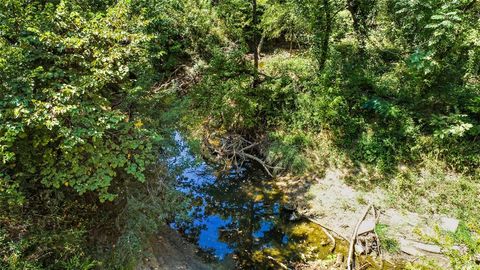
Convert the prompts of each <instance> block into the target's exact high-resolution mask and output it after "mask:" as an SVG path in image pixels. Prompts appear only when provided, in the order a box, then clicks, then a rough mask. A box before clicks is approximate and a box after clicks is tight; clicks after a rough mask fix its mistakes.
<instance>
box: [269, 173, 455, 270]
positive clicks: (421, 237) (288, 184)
mask: <svg viewBox="0 0 480 270" xmlns="http://www.w3.org/2000/svg"><path fill="white" fill-rule="evenodd" d="M347 174H348V173H347V172H344V171H342V170H339V169H331V170H327V172H326V173H325V175H324V176H323V177H318V176H308V177H305V176H304V177H288V176H286V177H282V178H280V180H279V181H278V185H279V186H281V188H283V190H285V192H286V193H287V196H288V197H289V200H290V201H291V202H292V203H293V204H294V205H295V208H296V209H297V211H298V212H299V213H300V214H301V215H302V216H306V217H310V218H311V219H312V220H314V221H315V222H316V223H318V224H321V225H322V226H324V227H325V228H328V229H329V230H331V231H333V234H334V235H335V234H336V235H337V236H339V237H341V238H344V239H346V240H350V239H351V236H352V234H353V231H354V229H355V227H356V224H357V223H358V222H359V220H360V219H361V218H362V216H363V212H364V211H365V209H366V207H367V205H369V204H372V205H373V206H374V207H375V208H376V209H377V211H378V212H379V218H378V220H376V224H377V226H381V227H382V228H384V230H382V231H383V232H382V235H381V236H380V237H379V238H381V242H384V243H385V242H386V243H387V245H388V247H383V250H385V249H386V251H387V252H386V253H384V254H382V256H383V259H384V260H386V261H387V262H392V264H394V265H395V264H398V262H412V263H413V262H422V263H425V264H431V263H435V264H436V265H437V266H438V267H441V268H444V269H448V268H449V260H448V258H447V257H446V256H445V255H444V254H443V252H444V250H442V248H441V247H439V246H437V245H435V244H434V243H432V242H430V241H428V240H427V239H431V238H434V237H435V234H436V232H437V228H438V229H440V230H445V231H449V230H450V231H454V230H456V228H457V227H458V220H456V219H453V218H450V217H447V216H441V215H434V214H430V215H429V214H418V213H413V212H410V211H406V210H403V209H400V208H396V207H395V205H394V204H392V202H391V200H390V197H389V196H388V194H387V192H386V191H385V190H382V189H381V188H374V189H371V190H368V191H365V190H358V189H356V188H355V187H352V186H349V185H348V184H346V181H345V178H346V177H347ZM368 218H369V217H367V219H368ZM370 218H371V219H373V217H372V215H370ZM376 228H378V227H376ZM382 238H383V239H382ZM454 248H456V249H460V247H454Z"/></svg>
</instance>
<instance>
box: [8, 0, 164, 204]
mask: <svg viewBox="0 0 480 270" xmlns="http://www.w3.org/2000/svg"><path fill="white" fill-rule="evenodd" d="M2 5H3V7H2V8H3V10H5V11H6V13H5V15H6V16H3V17H2V18H1V19H0V20H1V21H2V29H1V31H2V38H0V45H1V47H0V52H1V56H0V66H1V67H2V69H1V70H0V75H1V76H2V83H1V84H0V89H1V93H0V97H1V101H0V119H1V122H2V125H1V127H0V152H1V154H2V160H1V163H0V168H1V172H2V177H3V178H4V179H7V177H8V179H10V180H9V181H7V182H5V183H10V184H9V185H11V187H13V188H14V187H19V183H24V182H25V181H27V182H28V181H37V180H34V179H38V180H40V182H41V183H42V184H43V185H45V186H47V187H52V188H60V187H68V188H73V189H74V190H76V191H77V192H79V193H81V194H83V193H85V192H88V191H95V192H98V193H100V199H101V200H102V201H103V200H111V199H113V198H114V197H115V196H114V195H113V194H109V192H108V190H109V187H110V185H112V182H113V181H114V180H115V178H116V177H117V176H118V174H121V173H122V172H123V173H126V174H128V175H130V176H131V177H132V179H137V180H139V181H145V176H144V170H145V166H146V164H147V163H149V162H150V161H151V160H153V156H152V155H151V153H152V151H151V149H152V147H153V141H152V140H151V139H150V137H156V135H155V134H154V133H153V132H151V131H148V130H147V129H145V128H144V126H143V124H142V125H139V123H142V120H141V119H140V118H139V119H136V120H133V119H131V117H132V116H131V114H132V113H133V112H132V110H131V102H132V100H131V99H130V98H131V97H130V96H129V95H130V94H134V95H135V96H137V95H138V96H141V95H142V94H141V93H142V92H143V91H145V90H148V88H147V87H148V85H146V84H145V85H142V84H140V83H145V82H148V81H149V80H148V79H143V77H142V76H148V75H149V70H151V65H150V59H149V57H148V51H147V49H146V47H147V43H148V42H149V41H150V40H151V36H149V35H147V34H145V33H144V27H145V26H146V24H147V22H146V20H145V19H144V18H143V17H142V15H141V14H139V13H137V14H133V13H132V11H131V6H129V4H128V2H127V1H118V2H117V4H115V5H112V6H111V7H110V8H108V9H106V10H105V12H103V11H102V10H99V11H98V12H96V13H92V12H88V10H84V7H82V6H80V5H78V4H77V3H73V2H70V1H60V2H59V3H58V4H53V3H49V4H46V5H40V4H38V3H35V2H34V3H31V4H27V5H26V6H20V5H17V2H15V1H7V2H6V3H4V4H2ZM19 168H23V170H22V171H20V170H19Z"/></svg>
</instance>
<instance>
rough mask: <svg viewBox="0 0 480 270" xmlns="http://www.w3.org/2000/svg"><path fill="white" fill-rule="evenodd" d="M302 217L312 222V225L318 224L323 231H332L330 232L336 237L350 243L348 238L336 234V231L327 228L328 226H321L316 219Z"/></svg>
mask: <svg viewBox="0 0 480 270" xmlns="http://www.w3.org/2000/svg"><path fill="white" fill-rule="evenodd" d="M302 217H304V218H306V219H308V221H310V222H312V223H315V224H317V225H318V226H320V227H322V228H323V229H325V230H327V231H330V232H332V233H333V234H335V235H336V236H338V237H340V238H342V239H344V240H345V241H348V238H347V237H345V236H343V235H341V234H340V233H338V232H336V231H334V230H332V229H331V228H329V227H327V226H325V225H323V224H321V223H320V222H318V221H317V220H315V219H313V218H309V217H307V216H302Z"/></svg>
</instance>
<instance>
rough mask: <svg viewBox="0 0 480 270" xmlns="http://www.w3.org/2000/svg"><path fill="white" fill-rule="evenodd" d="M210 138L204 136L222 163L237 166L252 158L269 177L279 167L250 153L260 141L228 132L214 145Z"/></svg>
mask: <svg viewBox="0 0 480 270" xmlns="http://www.w3.org/2000/svg"><path fill="white" fill-rule="evenodd" d="M210 140H211V139H210V138H206V140H205V142H206V145H207V146H208V148H209V149H210V151H211V152H212V153H213V154H214V155H216V157H217V160H222V161H223V162H224V164H231V165H232V166H234V167H236V168H239V167H242V166H243V164H244V162H245V161H246V160H253V161H256V162H257V163H259V164H260V165H261V166H262V167H263V168H264V169H265V171H266V173H267V174H268V175H269V176H270V177H272V176H273V174H272V170H275V169H281V168H280V167H276V166H271V165H269V164H267V162H266V161H264V160H263V159H261V158H259V157H257V156H255V155H254V154H252V153H253V152H254V151H253V150H254V148H256V147H258V146H260V144H261V143H260V142H251V141H249V140H247V139H245V138H244V137H242V136H241V135H238V134H229V135H224V136H222V137H220V138H218V139H217V140H218V143H217V144H216V145H215V146H214V145H213V144H212V143H211V142H210Z"/></svg>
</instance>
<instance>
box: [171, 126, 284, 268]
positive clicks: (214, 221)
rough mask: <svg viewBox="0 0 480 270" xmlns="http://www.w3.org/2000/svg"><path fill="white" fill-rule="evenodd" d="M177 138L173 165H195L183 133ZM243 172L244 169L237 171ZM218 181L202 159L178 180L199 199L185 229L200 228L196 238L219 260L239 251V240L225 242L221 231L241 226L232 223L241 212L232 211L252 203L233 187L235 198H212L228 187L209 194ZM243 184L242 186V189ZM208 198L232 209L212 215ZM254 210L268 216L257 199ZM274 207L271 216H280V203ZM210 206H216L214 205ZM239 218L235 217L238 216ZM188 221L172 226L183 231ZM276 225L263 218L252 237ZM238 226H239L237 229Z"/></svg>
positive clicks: (190, 193) (264, 245)
mask: <svg viewBox="0 0 480 270" xmlns="http://www.w3.org/2000/svg"><path fill="white" fill-rule="evenodd" d="M175 140H176V142H177V144H178V145H179V146H180V152H179V155H178V156H177V157H175V158H173V159H171V160H169V162H170V165H171V166H170V167H178V166H182V164H186V163H188V164H195V157H194V156H193V155H192V153H190V151H189V149H188V146H187V145H186V142H185V141H184V140H183V138H182V137H181V135H180V134H179V133H176V134H175ZM235 173H237V174H238V173H240V174H239V175H241V173H242V172H241V171H240V172H235ZM236 180H238V179H237V178H235V177H233V178H232V179H231V181H236ZM216 181H217V177H216V176H215V175H214V171H213V169H212V168H211V167H210V166H208V165H207V164H206V163H205V162H199V163H196V164H195V165H189V166H187V168H185V169H184V170H183V171H182V173H181V174H180V176H179V178H178V182H179V183H180V184H179V186H178V190H179V191H181V192H183V193H185V194H186V195H187V196H191V197H192V198H195V199H196V200H197V202H196V203H195V206H192V208H191V210H190V212H189V216H190V217H191V219H192V220H191V221H190V225H189V226H187V228H186V229H184V231H183V232H184V233H185V234H187V235H188V234H194V231H195V230H198V235H197V237H196V238H195V239H196V241H197V244H198V246H199V247H200V248H202V249H203V250H205V251H209V252H211V253H212V254H213V255H214V256H215V257H216V258H217V259H219V260H223V259H224V258H225V257H226V256H227V255H229V254H232V253H234V252H235V248H236V244H237V243H236V242H235V241H231V242H229V243H226V242H225V239H223V240H224V241H222V240H221V239H220V238H221V235H220V232H221V231H222V230H225V231H228V230H230V229H232V227H234V228H236V227H238V224H232V217H233V216H232V215H235V217H236V218H237V219H238V215H239V213H235V212H233V213H232V210H231V209H232V208H233V209H235V207H237V208H238V209H240V208H241V209H246V208H248V206H247V205H246V204H245V202H244V201H245V198H244V197H238V196H242V194H241V192H236V190H229V194H228V197H229V198H230V199H231V200H229V201H228V202H226V201H222V200H221V199H219V200H208V199H211V196H215V194H216V193H219V194H221V193H222V192H226V191H224V190H214V192H213V195H212V194H210V193H209V194H207V193H205V190H206V189H205V188H203V187H209V188H210V191H212V187H213V189H215V188H216V186H215V183H216ZM241 186H242V185H238V187H239V188H240V187H241ZM236 196H237V197H238V202H239V205H234V206H232V205H231V204H232V201H233V202H235V199H236ZM207 201H215V202H218V203H219V205H215V206H214V207H216V208H217V209H218V208H225V209H227V208H228V207H229V206H230V208H228V209H229V210H230V212H229V213H226V212H225V213H224V214H223V213H222V214H221V215H222V216H220V215H219V214H210V213H207V211H206V210H207V207H208V206H209V205H208V202H207ZM252 204H253V209H254V212H255V213H257V214H261V215H265V214H266V211H265V205H264V203H263V202H261V201H260V202H254V203H252ZM271 206H272V207H273V209H272V210H271V213H269V214H267V216H269V215H270V216H272V215H278V214H279V205H278V204H274V205H271ZM210 207H212V206H211V205H210ZM234 219H235V218H234ZM184 225H185V224H177V223H176V222H174V223H172V224H171V227H172V228H174V229H177V230H180V229H181V228H182V226H184ZM273 227H274V224H273V223H272V222H271V221H268V220H261V221H260V226H259V228H258V229H257V230H255V231H253V233H252V236H253V238H255V239H259V238H263V237H265V233H267V232H269V231H270V230H272V228H273ZM237 229H238V228H237ZM237 241H238V240H237ZM262 246H263V247H267V246H270V244H268V243H265V244H263V245H262Z"/></svg>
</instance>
